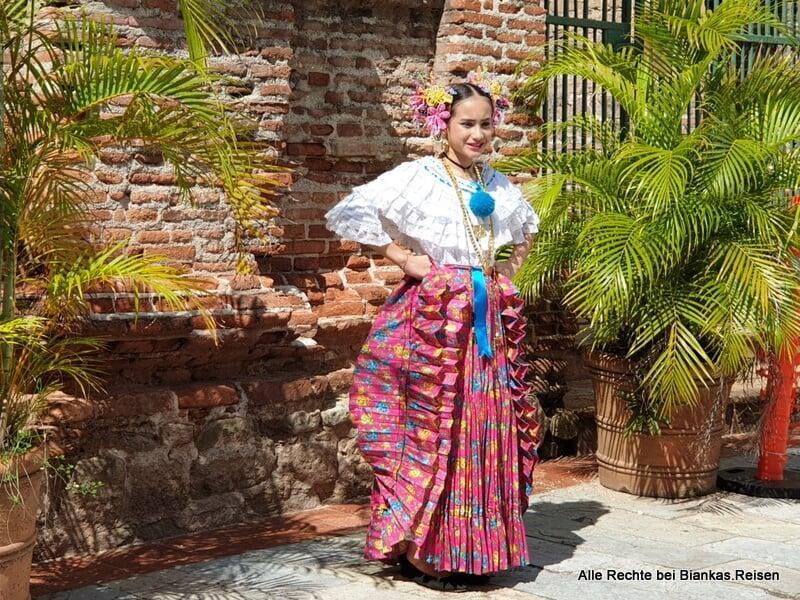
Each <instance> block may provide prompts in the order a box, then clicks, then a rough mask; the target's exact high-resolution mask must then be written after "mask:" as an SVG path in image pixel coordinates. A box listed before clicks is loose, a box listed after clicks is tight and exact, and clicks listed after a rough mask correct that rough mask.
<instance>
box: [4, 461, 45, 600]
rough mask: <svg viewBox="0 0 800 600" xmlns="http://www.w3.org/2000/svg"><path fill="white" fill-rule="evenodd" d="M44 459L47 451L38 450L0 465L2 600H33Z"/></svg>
mask: <svg viewBox="0 0 800 600" xmlns="http://www.w3.org/2000/svg"><path fill="white" fill-rule="evenodd" d="M43 458H44V450H43V449H39V450H35V451H32V452H29V453H28V454H25V455H23V456H21V457H20V458H17V459H14V460H13V461H11V462H10V463H7V464H1V463H0V600H28V599H29V598H30V597H31V595H30V573H31V556H32V555H33V544H34V542H35V541H36V516H37V514H38V512H39V501H40V495H39V493H40V490H41V487H42V478H43V473H42V469H41V465H42V462H43ZM16 474H19V477H16ZM14 496H17V497H16V498H14Z"/></svg>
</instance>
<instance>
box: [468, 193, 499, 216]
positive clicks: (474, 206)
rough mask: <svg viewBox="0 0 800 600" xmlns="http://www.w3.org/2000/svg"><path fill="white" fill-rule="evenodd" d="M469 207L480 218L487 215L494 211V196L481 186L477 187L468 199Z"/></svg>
mask: <svg viewBox="0 0 800 600" xmlns="http://www.w3.org/2000/svg"><path fill="white" fill-rule="evenodd" d="M469 208H470V210H471V211H472V212H473V213H474V214H475V215H477V216H479V217H481V218H485V217H488V216H489V215H490V214H492V213H493V212H494V198H492V196H491V195H490V194H489V193H488V192H487V191H486V190H484V189H483V188H480V187H479V188H478V190H477V191H475V192H473V194H472V196H470V199H469Z"/></svg>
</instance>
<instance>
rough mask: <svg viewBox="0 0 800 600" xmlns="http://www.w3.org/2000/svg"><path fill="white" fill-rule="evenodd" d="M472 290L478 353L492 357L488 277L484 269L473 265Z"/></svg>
mask: <svg viewBox="0 0 800 600" xmlns="http://www.w3.org/2000/svg"><path fill="white" fill-rule="evenodd" d="M472 291H473V303H472V306H473V312H474V315H475V316H474V319H473V326H474V329H475V338H476V340H477V342H478V354H479V355H480V356H484V357H486V358H492V346H491V344H490V343H489V333H488V332H487V330H486V315H487V313H488V312H489V295H488V293H487V291H486V277H485V276H484V274H483V269H481V268H480V267H472Z"/></svg>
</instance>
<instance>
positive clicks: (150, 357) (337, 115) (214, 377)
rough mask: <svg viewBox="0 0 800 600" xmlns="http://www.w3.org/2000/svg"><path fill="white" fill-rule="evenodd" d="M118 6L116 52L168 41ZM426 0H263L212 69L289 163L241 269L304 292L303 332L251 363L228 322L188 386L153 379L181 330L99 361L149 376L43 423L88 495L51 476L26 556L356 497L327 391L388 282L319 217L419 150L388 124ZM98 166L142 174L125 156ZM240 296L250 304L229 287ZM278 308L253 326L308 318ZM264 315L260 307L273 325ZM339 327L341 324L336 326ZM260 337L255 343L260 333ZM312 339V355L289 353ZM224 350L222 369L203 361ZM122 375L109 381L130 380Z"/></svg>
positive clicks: (345, 424)
mask: <svg viewBox="0 0 800 600" xmlns="http://www.w3.org/2000/svg"><path fill="white" fill-rule="evenodd" d="M123 4H124V5H125V6H130V2H129V1H127V0H126V1H125V2H122V1H121V0H120V1H117V0H107V2H106V4H105V6H106V7H107V8H108V9H109V10H110V11H111V12H112V14H114V15H115V16H116V17H117V21H118V22H119V23H127V25H121V27H122V34H123V36H125V35H127V36H129V37H128V38H127V39H129V40H131V43H136V42H137V40H141V38H143V37H144V38H148V39H147V40H145V42H146V43H145V45H147V44H148V43H150V42H152V43H153V44H154V45H160V44H161V45H165V44H167V41H170V42H171V43H174V41H175V40H179V39H180V37H181V34H180V22H179V21H178V20H177V19H173V20H171V19H165V18H162V16H159V15H160V13H159V12H158V11H156V10H155V9H152V8H142V7H139V8H133V9H131V8H125V6H121V5H123ZM148 4H149V5H152V6H155V5H156V3H155V2H151V1H150V0H142V6H146V5H148ZM432 4H436V6H431V5H432ZM442 4H443V3H442V2H437V3H433V2H431V3H426V2H422V1H421V0H420V1H419V2H383V1H379V0H376V1H375V2H372V3H365V2H345V3H340V2H337V3H334V2H327V1H325V2H323V1H319V2H300V1H295V2H277V1H270V2H269V4H268V6H267V8H266V9H265V14H266V16H267V22H266V24H265V26H264V31H268V32H272V33H270V34H269V35H270V36H271V37H268V38H267V37H265V39H264V41H263V43H259V44H258V46H257V47H256V48H254V49H253V50H252V51H251V52H246V53H243V55H242V56H240V57H230V58H225V59H214V60H213V61H212V64H214V65H215V67H216V66H219V67H221V68H223V69H224V70H226V75H230V77H231V78H232V79H231V84H230V86H229V87H228V88H226V92H227V93H228V95H229V96H230V97H231V98H233V99H235V100H236V101H237V102H238V103H239V104H240V105H241V107H242V108H243V109H245V110H247V111H249V112H250V114H252V115H253V118H255V119H258V122H259V125H260V128H259V132H258V135H259V136H260V137H261V138H263V139H264V140H265V141H266V142H267V143H268V144H270V145H271V146H272V147H273V148H274V149H275V153H276V157H277V158H278V160H280V161H281V162H285V163H291V164H293V165H295V166H296V168H297V172H296V175H297V177H296V183H295V184H294V185H293V187H292V191H291V192H290V193H287V194H286V195H285V196H283V197H282V198H281V200H280V202H281V208H282V209H283V211H284V218H283V219H281V220H280V222H279V223H278V226H279V228H280V229H282V230H283V232H282V233H280V234H279V235H278V234H276V235H277V236H278V237H279V238H280V239H279V240H277V241H276V242H275V244H274V245H271V246H270V248H268V249H265V250H267V251H265V252H262V253H261V254H260V255H259V264H260V266H261V268H262V270H263V273H264V274H269V275H270V277H272V276H274V277H275V285H276V286H278V285H280V284H281V283H286V284H290V285H296V286H297V287H299V288H300V289H301V290H302V291H304V292H305V296H306V297H307V300H308V303H309V304H310V305H311V309H313V313H314V314H313V315H310V316H313V317H314V322H313V323H311V324H310V325H308V326H307V328H306V329H305V330H304V331H305V335H304V339H303V340H294V339H292V340H291V341H284V340H283V337H281V338H280V339H279V340H277V341H275V340H273V338H272V337H267V338H261V337H258V342H257V344H256V345H257V346H258V354H257V355H255V354H251V353H250V351H249V349H248V348H247V347H246V345H245V343H244V342H242V341H241V340H240V341H237V340H239V338H238V337H236V336H237V335H238V334H240V333H247V334H248V335H249V332H250V330H249V329H246V326H245V325H242V324H240V323H238V321H236V320H235V319H232V320H231V323H230V325H227V328H226V329H224V331H226V332H227V333H228V334H232V335H231V339H232V340H233V342H232V343H231V344H226V345H225V346H224V347H223V349H222V350H220V349H219V348H216V349H213V348H209V351H208V354H207V355H205V354H204V355H203V360H205V361H206V363H203V364H202V365H201V366H200V367H198V369H195V370H194V371H192V375H191V381H187V380H185V379H183V380H180V381H179V380H177V379H173V380H170V379H166V376H167V375H169V374H170V373H172V374H173V375H174V374H175V372H176V371H177V370H178V369H176V368H174V367H172V366H171V365H172V363H171V362H170V361H169V357H170V356H172V357H174V356H181V355H184V356H185V355H186V352H187V346H186V343H185V341H184V340H183V338H187V339H190V340H194V339H195V338H198V335H197V331H195V330H193V329H192V327H191V326H189V327H188V329H187V330H186V331H185V332H184V331H183V330H181V336H183V337H176V338H175V340H173V339H172V338H170V335H172V333H170V332H166V331H163V332H161V333H158V332H154V331H150V332H144V333H146V334H147V335H151V336H152V337H154V338H155V341H156V342H158V344H166V343H167V342H168V343H169V346H168V350H164V352H162V353H161V354H159V353H158V352H155V349H154V348H155V346H151V345H152V344H153V343H154V342H153V340H151V339H149V338H148V339H145V340H143V341H142V342H141V344H140V345H141V347H137V348H136V349H131V348H128V350H127V351H126V352H128V353H127V354H125V353H123V352H122V350H119V351H118V353H117V354H116V355H113V356H111V355H110V356H109V357H108V360H109V361H110V360H112V359H113V360H114V361H115V362H116V363H119V364H122V363H124V364H122V367H121V369H122V370H121V371H120V372H121V373H122V375H124V374H125V373H126V372H127V373H135V372H136V371H137V370H141V369H143V368H144V366H145V364H146V365H147V368H149V369H159V370H160V371H159V372H164V373H165V374H166V375H164V378H162V379H142V380H141V381H139V380H135V382H136V383H137V386H136V387H135V388H134V389H128V387H126V389H124V390H122V389H121V390H116V389H112V390H111V393H109V394H108V395H107V396H105V397H103V398H101V399H99V400H98V401H96V402H95V401H92V402H91V403H90V405H91V406H90V407H89V408H87V410H86V411H85V414H83V415H78V414H77V411H76V410H72V411H71V416H68V418H60V419H59V421H58V425H59V426H60V428H61V429H62V433H63V435H64V437H65V439H64V442H65V444H64V445H65V447H66V448H67V451H68V458H69V460H70V462H73V463H75V464H76V470H75V474H74V475H73V476H72V481H73V483H78V484H80V483H91V482H100V483H102V486H101V487H100V488H99V490H98V492H97V494H96V495H95V496H93V497H81V496H72V495H67V494H64V493H59V490H58V488H59V485H58V484H57V483H56V482H51V485H52V487H51V489H50V491H49V492H48V496H47V498H46V500H45V506H44V510H43V511H42V523H41V525H42V527H41V529H40V532H41V533H40V537H39V540H40V541H39V545H38V546H37V557H38V559H39V560H41V559H44V558H53V557H57V556H63V555H65V554H70V553H76V552H97V551H100V550H104V549H108V548H114V547H117V546H122V545H127V544H133V543H138V542H142V541H147V540H153V539H161V538H166V537H169V536H173V535H176V534H180V533H186V532H191V531H202V530H208V529H211V528H214V527H219V526H224V525H228V524H231V523H236V522H242V521H247V520H254V519H261V518H263V517H265V516H268V515H273V514H276V513H281V512H290V511H296V510H302V509H307V508H313V507H315V506H318V505H319V504H320V503H322V502H341V501H349V500H353V499H356V498H363V497H364V496H365V495H366V494H367V493H368V492H369V487H370V484H371V481H370V470H369V468H368V467H367V466H366V464H365V463H364V462H363V460H361V459H360V456H359V454H358V452H357V448H356V443H355V438H354V437H353V431H352V426H351V423H350V419H349V414H348V410H347V404H346V398H344V397H343V392H344V391H346V389H347V387H348V382H349V378H348V377H349V370H348V367H349V366H350V363H351V360H352V355H353V352H354V350H355V349H357V348H358V346H359V345H360V343H361V341H362V340H363V337H364V336H365V335H366V333H367V331H368V328H369V324H370V321H371V319H372V316H373V315H374V314H375V313H376V312H377V310H378V309H379V307H380V305H382V303H383V300H384V299H385V294H386V289H385V288H386V285H389V284H391V283H392V282H391V281H389V280H378V281H373V280H372V279H371V277H372V274H371V271H372V269H369V268H368V267H369V265H370V263H369V259H368V258H366V257H363V256H354V257H351V256H350V254H351V253H352V252H353V251H355V250H356V249H357V247H356V246H354V245H352V244H349V243H347V242H342V241H340V240H334V239H333V238H332V234H331V233H330V232H327V230H326V229H325V228H324V223H323V215H324V213H325V212H326V211H327V209H328V208H329V206H330V205H331V204H332V203H333V202H335V201H338V199H339V196H340V195H341V193H342V192H343V191H346V190H348V189H350V188H351V187H352V186H354V185H357V184H359V183H362V182H364V181H367V180H368V179H371V178H373V177H375V176H376V175H377V174H379V173H380V172H381V171H383V170H385V169H386V168H389V167H390V166H392V165H394V164H396V163H399V162H401V161H402V160H405V159H406V157H407V156H409V155H413V154H415V153H417V152H418V151H419V150H420V149H419V148H417V147H416V146H415V145H414V140H413V139H412V131H411V130H409V129H407V123H405V122H404V121H403V119H404V118H405V116H406V114H407V108H406V103H407V94H408V91H409V87H410V85H411V82H412V78H413V76H414V74H416V73H417V72H423V73H427V72H429V71H430V69H431V68H432V65H433V59H434V54H435V48H436V37H437V32H438V27H439V23H440V20H441V14H442ZM94 6H96V3H95V4H93V7H94ZM134 21H135V22H136V23H137V24H138V25H137V27H136V32H135V33H132V32H133V30H134V26H133V25H132V23H134ZM151 25H152V27H151ZM159 25H161V26H166V27H168V28H169V30H168V31H164V29H159ZM136 36H139V37H138V38H136ZM134 38H136V39H134ZM148 40H149V41H148ZM116 168H119V169H120V170H122V169H127V170H128V171H129V172H130V171H133V170H140V169H144V170H147V169H149V168H154V167H153V166H152V165H143V164H139V163H138V162H137V159H136V158H131V159H130V161H129V162H128V163H126V164H125V165H118V166H117V167H116ZM153 185H157V184H153ZM159 210H160V209H159ZM152 226H153V227H166V228H168V226H165V224H163V223H153V224H152ZM216 226H217V227H219V223H217V224H216ZM365 260H366V263H365V262H364V261H365ZM345 264H348V265H349V267H348V268H347V269H344V271H342V273H343V274H344V277H345V278H346V279H347V281H348V283H372V284H373V285H366V286H363V287H362V288H359V289H361V292H359V291H356V290H355V289H353V288H348V289H345V286H344V284H343V282H342V279H341V274H340V273H339V272H338V271H339V270H340V269H341V268H342V267H344V266H345ZM377 272H380V270H378V271H377ZM381 290H383V291H382V292H381ZM284 292H285V294H287V295H288V294H289V293H290V292H288V291H285V290H284V291H282V292H281V294H283V293H284ZM379 292H380V293H379ZM259 293H260V294H263V295H265V296H266V295H267V294H266V293H265V292H264V291H263V290H261V291H260V292H259ZM295 293H296V292H295ZM270 294H273V292H270ZM362 294H365V295H364V296H362ZM243 297H246V298H255V297H257V294H255V293H251V290H244V291H243ZM270 298H272V296H271V295H270ZM295 299H296V298H295ZM280 300H281V301H284V300H286V302H288V300H289V299H287V298H283V297H281V298H280ZM304 302H305V301H303V303H304ZM278 306H280V307H281V308H280V311H282V313H281V314H284V313H291V314H292V317H291V318H292V322H290V324H289V325H288V326H287V325H286V324H285V323H284V322H283V321H280V322H279V323H278V322H277V320H276V323H277V325H276V326H275V327H273V325H275V324H273V325H270V327H271V328H273V329H280V328H281V327H283V329H281V331H280V332H277V333H281V335H283V334H285V329H287V327H291V326H292V323H293V322H294V319H295V318H296V316H297V313H303V312H305V313H311V312H312V311H311V310H308V309H305V307H299V308H297V307H295V306H294V305H290V304H280V305H278ZM296 308H297V309H296ZM303 309H305V310H303ZM272 310H273V309H271V308H268V309H265V310H263V311H262V312H263V313H264V314H268V315H271V316H276V315H277V313H274V314H273V312H270V311H272ZM340 316H346V317H352V318H348V319H338V318H336V317H340ZM261 317H262V315H260V314H259V315H258V319H261ZM329 317H334V318H329ZM317 320H318V321H319V323H316V321H317ZM287 321H288V319H287ZM342 321H345V322H348V323H354V325H348V326H347V327H345V328H344V329H342V328H341V327H342V326H341V325H340V324H339V323H341V322H342ZM258 322H259V323H261V320H259V321H258ZM259 326H261V325H259ZM294 326H295V327H296V325H294ZM291 332H292V333H294V330H291ZM257 333H259V332H257ZM125 335H130V331H127V330H126V333H125ZM176 335H177V334H176ZM265 335H267V336H272V335H273V333H272V329H268V330H267V331H266V333H265ZM173 337H175V336H173ZM290 337H291V336H290ZM295 337H296V336H295ZM312 337H313V338H315V339H316V341H317V342H318V343H317V344H316V345H314V344H313V343H306V342H308V341H309V339H310V338H312ZM247 339H249V338H247ZM322 340H324V341H322ZM328 341H330V346H328V347H326V345H327V344H328ZM296 342H303V343H296ZM115 343H116V342H115ZM122 343H125V342H124V340H123V342H122ZM137 343H140V342H137ZM158 344H157V345H158ZM145 346H146V348H145ZM333 346H335V347H333ZM159 347H161V346H159ZM134 350H135V352H134ZM239 351H243V353H242V354H241V357H240V354H237V352H239ZM165 353H166V354H168V356H166V354H165ZM228 354H229V356H226V355H228ZM164 356H166V358H165V357H164ZM230 356H234V357H236V358H235V361H234V362H235V363H236V364H233V363H231V364H232V365H233V366H236V367H237V368H236V369H233V368H232V369H231V371H230V372H227V371H225V370H223V369H219V367H220V363H223V362H224V360H225V359H226V358H230ZM226 365H228V363H224V364H223V365H222V366H226ZM122 375H121V377H120V380H121V381H125V382H126V386H129V385H130V384H129V382H130V381H134V379H133V378H132V377H123V376H122ZM148 377H150V375H148ZM119 383H120V381H114V382H112V384H114V385H117V384H119Z"/></svg>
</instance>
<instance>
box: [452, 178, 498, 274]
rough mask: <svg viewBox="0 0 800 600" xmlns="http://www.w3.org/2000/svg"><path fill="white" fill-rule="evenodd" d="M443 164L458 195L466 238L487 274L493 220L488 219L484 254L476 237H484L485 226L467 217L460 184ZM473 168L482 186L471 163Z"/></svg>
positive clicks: (490, 257) (490, 256) (492, 241)
mask: <svg viewBox="0 0 800 600" xmlns="http://www.w3.org/2000/svg"><path fill="white" fill-rule="evenodd" d="M442 164H443V165H444V170H445V171H447V174H448V175H449V176H450V181H451V182H452V183H453V188H454V189H455V190H456V196H457V197H458V203H459V205H460V206H461V212H462V214H463V216H464V227H465V228H466V230H467V238H468V239H469V240H470V242H471V243H472V246H473V248H474V249H475V254H477V255H478V260H480V262H481V265H482V266H483V272H484V273H485V274H487V275H488V274H489V271H490V268H491V264H492V260H491V259H492V257H493V255H494V221H492V219H491V218H490V219H489V247H488V248H487V251H486V253H485V254H484V253H483V252H482V251H481V246H480V244H479V243H478V238H480V239H483V238H484V237H486V227H485V226H483V225H473V224H472V219H470V217H469V213H468V212H467V205H466V204H465V203H464V198H463V197H462V195H461V186H459V185H458V181H456V176H455V175H454V174H453V171H452V169H450V166H449V165H448V164H447V163H446V162H442ZM472 166H473V169H474V170H475V176H476V177H477V179H478V182H479V183H480V186H481V188H483V187H484V186H483V176H482V175H481V173H480V170H479V169H478V168H477V167H476V166H475V165H474V164H473V165H472ZM484 193H485V192H484ZM476 229H478V230H479V233H476V232H475V230H476Z"/></svg>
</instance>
